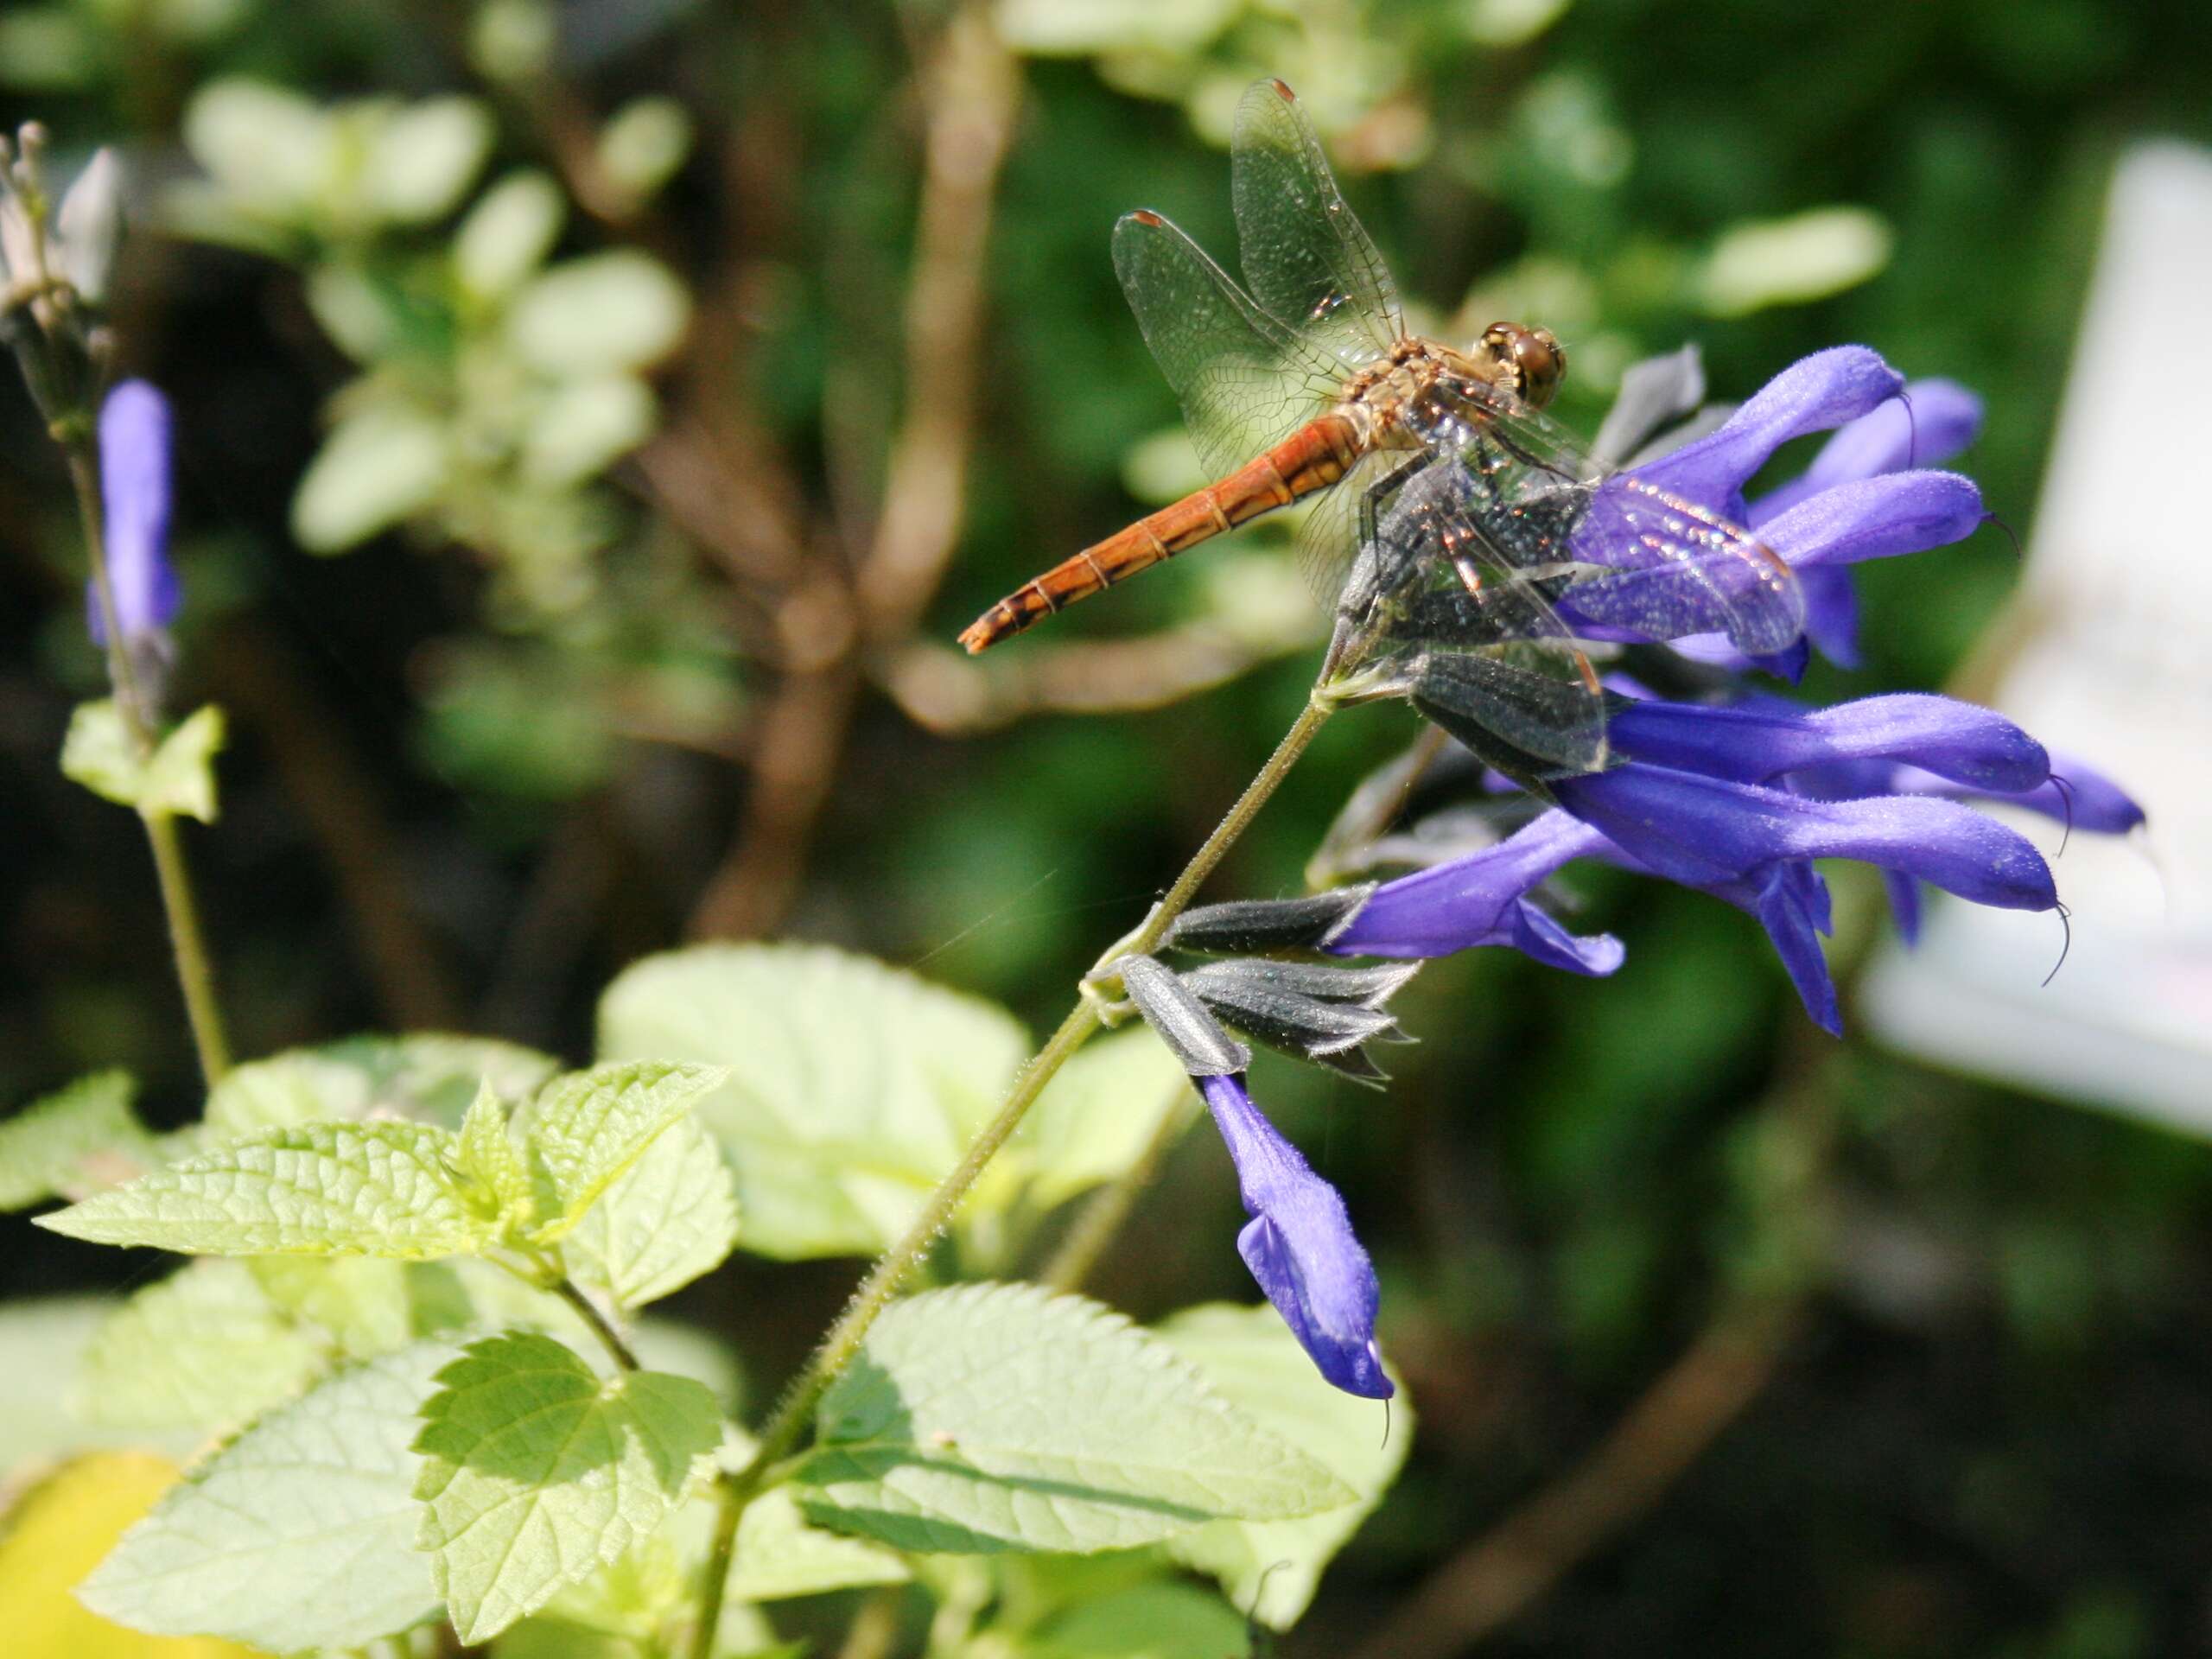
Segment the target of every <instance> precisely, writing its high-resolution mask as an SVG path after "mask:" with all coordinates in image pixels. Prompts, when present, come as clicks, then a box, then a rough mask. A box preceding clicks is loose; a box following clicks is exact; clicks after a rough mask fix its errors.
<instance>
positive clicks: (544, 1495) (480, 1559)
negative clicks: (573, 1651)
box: [416, 1332, 721, 1643]
mask: <svg viewBox="0 0 2212 1659" xmlns="http://www.w3.org/2000/svg"><path fill="white" fill-rule="evenodd" d="M438 1385H439V1386H438V1390H437V1392H436V1393H435V1394H434V1395H431V1396H430V1398H429V1401H428V1402H426V1403H425V1404H424V1406H423V1429H422V1433H421V1434H420V1436H419V1437H418V1439H417V1440H416V1449H417V1450H418V1451H420V1452H422V1453H423V1469H422V1474H421V1477H420V1478H419V1479H418V1481H417V1483H416V1497H419V1498H420V1499H421V1500H422V1501H423V1506H424V1507H423V1513H422V1525H421V1529H420V1531H419V1532H418V1534H417V1535H416V1544H417V1546H418V1547H419V1548H423V1549H425V1550H428V1551H430V1552H431V1553H432V1554H431V1560H432V1571H433V1573H434V1575H435V1580H436V1582H437V1584H438V1586H439V1588H440V1589H441V1590H442V1592H443V1593H444V1596H445V1599H446V1603H447V1611H448V1616H449V1617H450V1618H451V1619H452V1621H453V1624H454V1630H455V1631H456V1632H457V1633H458V1634H459V1636H460V1637H461V1640H462V1641H463V1642H469V1643H474V1642H480V1641H483V1640H484V1639H486V1637H490V1636H493V1635H494V1634H496V1633H497V1632H498V1631H499V1630H503V1629H505V1627H506V1626H507V1625H509V1624H512V1623H513V1622H514V1621H515V1620H516V1619H518V1618H521V1617H522V1616H523V1615H524V1614H525V1613H528V1612H531V1611H534V1610H535V1609H537V1608H538V1607H541V1606H543V1605H544V1604H545V1602H546V1601H547V1600H548V1599H550V1597H551V1596H552V1595H553V1593H554V1592H556V1591H557V1590H558V1589H560V1588H561V1586H563V1585H565V1584H572V1583H575V1582H576V1581H577V1580H580V1579H582V1578H583V1577H584V1576H585V1575H586V1574H588V1573H590V1572H592V1571H593V1570H594V1568H596V1567H599V1566H600V1565H601V1564H603V1563H605V1562H607V1561H611V1560H614V1559H615V1557H617V1556H618V1555H620V1554H622V1553H623V1551H625V1550H626V1549H627V1548H630V1547H631V1545H632V1543H633V1542H634V1541H637V1540H638V1539H639V1538H642V1537H645V1536H646V1535H649V1534H651V1533H652V1531H653V1530H654V1529H656V1528H658V1526H659V1525H660V1524H661V1522H663V1521H664V1520H665V1519H666V1518H667V1516H668V1515H669V1513H670V1512H671V1510H673V1509H674V1508H675V1506H676V1504H677V1502H678V1501H679V1500H680V1499H681V1498H682V1497H683V1492H684V1489H685V1488H686V1487H687V1486H688V1485H689V1484H690V1482H691V1480H692V1478H693V1477H694V1475H695V1474H696V1473H699V1472H701V1471H703V1470H704V1468H705V1466H706V1464H707V1460H708V1459H709V1454H710V1453H711V1452H713V1450H714V1448H715V1445H716V1444H717V1443H718V1442H719V1441H720V1440H721V1414H720V1413H719V1412H718V1411H717V1409H716V1408H715V1399H714V1396H713V1395H711V1394H710V1393H709V1392H708V1390H707V1389H706V1388H705V1387H704V1386H703V1385H702V1384H701V1383H695V1382H693V1381H692V1380H691V1379H690V1378H689V1377H680V1376H666V1375H664V1374H661V1373H658V1372H652V1371H633V1372H626V1373H624V1374H622V1375H621V1376H618V1377H615V1378H614V1379H613V1380H611V1381H602V1380H601V1378H600V1377H599V1376H596V1375H594V1373H593V1371H592V1369H591V1367H590V1366H588V1365H587V1364H586V1363H584V1362H583V1361H582V1359H581V1358H580V1357H577V1356H576V1354H575V1353H574V1352H573V1351H570V1350H569V1349H568V1348H565V1347H563V1345H562V1344H559V1343H557V1342H555V1341H554V1340H553V1339H552V1338H550V1337H541V1336H535V1335H531V1334H529V1333H526V1332H514V1333H510V1334H508V1335H506V1336H501V1337H493V1338H489V1339H488V1340H486V1341H483V1342H479V1343H476V1344H473V1345H472V1346H470V1347H469V1348H468V1350H467V1351H466V1352H465V1353H464V1354H463V1355H462V1356H461V1358H459V1359H458V1360H456V1361H454V1363H452V1364H450V1365H448V1366H447V1367H446V1369H445V1370H443V1371H442V1372H440V1373H439V1376H438Z"/></svg>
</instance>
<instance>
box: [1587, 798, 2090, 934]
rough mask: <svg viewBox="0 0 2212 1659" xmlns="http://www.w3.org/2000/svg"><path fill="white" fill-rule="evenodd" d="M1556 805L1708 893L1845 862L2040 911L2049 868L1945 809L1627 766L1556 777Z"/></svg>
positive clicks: (2021, 844)
mask: <svg viewBox="0 0 2212 1659" xmlns="http://www.w3.org/2000/svg"><path fill="white" fill-rule="evenodd" d="M1553 788H1554V792H1555V793H1556V794H1557V795H1558V797H1559V801H1560V805H1562V806H1564V807H1566V808H1567V810H1568V811H1570V812H1572V813H1573V814H1574V816H1575V817H1578V818H1580V819H1581V820H1582V821H1583V822H1584V823H1588V824H1591V825H1592V826H1593V827H1595V828H1597V829H1601V830H1603V831H1604V832H1605V837H1606V839H1607V840H1609V841H1611V842H1612V843H1613V844H1614V845H1615V846H1617V847H1618V848H1619V849H1621V850H1622V851H1623V852H1624V853H1626V854H1627V855H1629V856H1630V858H1632V859H1634V860H1635V861H1637V863H1638V864H1641V865H1643V867H1644V868H1646V869H1648V870H1650V871H1651V872H1652V873H1653V874H1657V875H1663V876H1665V877H1667V878H1668V879H1669V880H1675V881H1680V882H1682V883H1684V884H1685V885H1687V886H1689V887H1715V886H1717V885H1719V884H1723V883H1727V882H1732V881H1735V880H1740V879H1742V878H1744V877H1746V876H1750V875H1752V874H1758V873H1760V872H1763V871H1764V870H1765V869H1766V868H1768V867H1769V866H1770V865H1773V864H1777V863H1779V862H1781V861H1783V860H1786V859H1799V858H1855V859H1859V860H1862V861H1865V862H1866V863H1869V864H1875V865H1878V866H1880V867H1881V868H1884V869H1888V870H1896V871H1898V872H1900V873H1901V874H1907V875H1912V876H1916V877H1917V878H1918V879H1919V880H1923V881H1931V882H1933V883H1935V885H1936V886H1937V887H1942V888H1944V889H1945V890H1947V891H1948V892H1951V893H1957V894H1958V895H1959V897H1961V899H1972V900H1973V901H1974V903H1976V904H1981V905H1993V906H1998V907H1999V908H2001V909H2005V910H2049V909H2050V908H2051V907H2052V906H2055V905H2056V903H2057V902H2058V892H2057V888H2056V885H2055V884H2054V883H2053V882H2052V880H2051V875H2050V866H2049V865H2047V864H2045V863H2044V860H2043V855H2042V854H2041V853H2038V852H2037V850H2036V849H2035V848H2034V847H2033V846H2032V845H2031V844H2030V843H2029V842H2027V841H2026V840H2025V839H2024V837H2022V836H2019V835H2018V834H2017V833H2015V832H2014V831H2012V830H2011V829H2006V828H2005V826H2004V825H2003V824H2001V823H1998V822H1997V821H1996V820H1994V819H1993V818H1987V817H1983V816H1982V815H1981V814H1980V813H1979V812H1975V811H1974V810H1971V809H1969V808H1967V807H1963V806H1961V805H1959V804H1957V803H1955V802H1953V801H1946V800H1938V799H1935V798H1929V797H1926V796H1911V795H1891V796H1876V797H1873V798H1870V799H1861V800H1848V801H1823V800H1814V799H1808V798H1806V797H1804V796H1802V795H1793V794H1789V793H1788V792H1786V791H1783V790H1779V789H1768V788H1764V787H1763V786H1761V785H1755V784H1740V783H1735V782H1732V781H1730V780H1728V779H1719V778H1708V777H1706V776H1703V775H1702V774H1700V773H1698V772H1677V771H1675V770H1673V769H1672V768H1670V767H1665V766H1645V765H1643V764H1640V763H1637V762H1634V761H1631V762H1630V763H1629V764H1628V765H1626V766H1618V767H1616V768H1615V769H1614V770H1612V771H1611V772H1597V773H1593V774H1592V775H1590V776H1588V777H1583V778H1564V779H1559V780H1558V781H1557V782H1556V783H1555V784H1554V785H1553Z"/></svg>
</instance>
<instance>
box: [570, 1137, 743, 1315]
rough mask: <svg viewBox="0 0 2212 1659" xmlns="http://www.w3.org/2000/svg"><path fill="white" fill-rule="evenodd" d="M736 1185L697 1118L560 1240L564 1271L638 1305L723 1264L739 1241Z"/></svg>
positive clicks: (661, 1141)
mask: <svg viewBox="0 0 2212 1659" xmlns="http://www.w3.org/2000/svg"><path fill="white" fill-rule="evenodd" d="M737 1231H738V1210H737V1183H736V1181H735V1180H734V1179H733V1178H732V1177H731V1175H730V1173H729V1166H728V1164H726V1163H725V1162H723V1161H722V1154H721V1147H720V1146H718V1145H717V1144H716V1143H715V1138H714V1136H713V1135H709V1133H708V1132H707V1129H706V1126H705V1125H703V1124H702V1123H701V1122H699V1121H698V1120H697V1119H696V1118H693V1117H689V1116H687V1117H685V1118H683V1120H681V1121H680V1122H676V1123H673V1124H671V1125H670V1126H669V1128H667V1129H666V1130H664V1132H663V1133H662V1134H661V1135H658V1137H656V1138H655V1139H654V1141H653V1142H652V1145H650V1146H648V1147H646V1148H645V1154H644V1155H643V1156H642V1157H640V1158H639V1160H637V1162H635V1163H634V1164H632V1165H631V1166H630V1167H629V1168H628V1169H626V1170H625V1171H624V1172H623V1173H622V1174H621V1175H620V1176H619V1177H617V1178H616V1179H615V1181H614V1183H613V1185H611V1186H609V1187H608V1188H607V1191H606V1192H603V1193H601V1195H600V1198H599V1201H598V1202H597V1203H596V1204H594V1205H592V1206H591V1208H590V1209H589V1210H588V1211H585V1212H584V1217H583V1219H582V1221H580V1222H579V1223H577V1224H576V1226H575V1230H574V1231H572V1232H571V1233H569V1236H567V1237H566V1238H564V1239H563V1240H562V1241H561V1259H562V1261H563V1263H564V1264H565V1265H566V1266H567V1268H568V1270H569V1277H571V1278H573V1279H576V1280H579V1281H582V1283H584V1284H586V1285H588V1286H591V1287H594V1288H595V1289H599V1290H603V1291H605V1292H606V1293H607V1294H608V1295H609V1296H610V1297H612V1298H613V1300H614V1302H615V1303H616V1305H617V1306H620V1307H622V1308H625V1309H628V1308H637V1307H643V1306H645V1304H646V1303H647V1302H650V1301H652V1300H655V1299H657V1298H658V1297H662V1296H665V1295H667V1294H669V1292H671V1291H672V1290H674V1289H676V1288H677V1287H679V1286H682V1285H688V1284H690V1282H691V1281H693V1280H694V1279H696V1278H697V1277H699V1275H700V1274H704V1273H711V1272H713V1271H714V1269H715V1268H717V1267H719V1266H720V1265H721V1262H722V1260H723V1258H724V1257H726V1256H727V1255H728V1254H729V1253H730V1251H731V1249H733V1248H734V1246H735V1244H736V1243H737Z"/></svg>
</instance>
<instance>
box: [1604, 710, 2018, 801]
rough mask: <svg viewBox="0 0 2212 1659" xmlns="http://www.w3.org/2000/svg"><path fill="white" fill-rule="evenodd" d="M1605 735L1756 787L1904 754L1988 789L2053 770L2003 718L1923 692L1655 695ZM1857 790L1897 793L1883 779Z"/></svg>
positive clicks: (1941, 774) (2008, 787) (2013, 789)
mask: <svg viewBox="0 0 2212 1659" xmlns="http://www.w3.org/2000/svg"><path fill="white" fill-rule="evenodd" d="M1606 735H1607V737H1608V739H1609V741H1611V745H1612V747H1614V749H1615V750H1617V751H1618V753H1622V754H1624V755H1627V756H1629V757H1630V759H1632V760H1642V761H1646V762H1649V764H1651V765H1654V766H1670V767H1674V768H1675V769H1677V770H1680V771H1687V772H1705V773H1707V774H1709V775H1710V776H1713V777H1715V778H1727V779H1735V780H1736V781H1738V782H1740V783H1748V784H1760V783H1765V782H1768V781H1769V780H1770V779H1775V778H1778V777H1780V776H1782V775H1783V773H1784V772H1800V771H1802V770H1804V769H1805V768H1807V767H1814V766H1828V765H1832V764H1838V763H1853V762H1859V761H1865V760H1891V761H1902V762H1904V763H1906V764H1908V765H1910V766H1918V767H1920V768H1921V769H1923V771H1926V772H1932V773H1934V774H1935V775H1936V777H1938V778H1941V779H1947V780H1948V781H1949V782H1951V783H1953V784H1958V785H1964V786H1966V787H1967V788H1968V789H1972V790H1974V791H1978V792H1982V793H1996V794H2014V793H2018V792H2019V791H2025V790H2032V789H2034V788H2036V787H2037V786H2038V785H2041V784H2042V783H2043V782H2044V780H2045V779H2048V778H2049V777H2050V756H2049V755H2048V754H2047V753H2044V747H2043V745H2042V744H2040V743H2038V742H2037V741H2035V740H2034V739H2033V738H2031V737H2030V736H2029V735H2028V734H2026V733H2025V732H2024V731H2022V730H2021V729H2020V728H2018V726H2015V725H2014V724H2013V723H2012V721H2009V720H2006V719H2005V718H2004V717H2003V716H2002V715H1995V714H1992V713H1991V712H1990V711H1989V710H1988V709H1980V708H1976V707H1975V706H1974V704H1972V703H1970V702H1955V701H1954V700H1953V699H1951V698H1949V697H1937V696H1926V695H1922V694H1915V693H1900V694H1898V695H1896V696H1883V697H1862V698H1859V700H1858V701H1857V702H1847V703H1841V704H1839V705H1837V706H1836V707H1835V708H1833V709H1801V708H1799V707H1797V706H1796V705H1795V704H1792V703H1789V702H1783V700H1782V699H1781V698H1779V697H1763V698H1757V699H1747V700H1746V701H1745V702H1742V703H1739V704H1736V705H1733V706H1730V707H1709V706H1707V705H1705V704H1701V703H1683V702H1660V701H1657V700H1656V699H1654V700H1651V701H1647V702H1631V703H1630V704H1628V705H1626V706H1625V707H1624V708H1620V709H1616V710H1615V711H1614V713H1613V714H1612V715H1611V717H1610V718H1609V720H1608V721H1607V722H1606ZM1885 782H1886V780H1885ZM1823 792H1825V791H1823ZM1836 792H1837V793H1839V794H1840V793H1842V792H1844V791H1836ZM1848 792H1850V793H1854V794H1874V793H1878V792H1884V793H1885V792H1891V791H1890V790H1888V789H1887V788H1885V785H1884V784H1877V785H1875V786H1874V787H1872V788H1866V789H1859V790H1853V791H1848Z"/></svg>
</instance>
